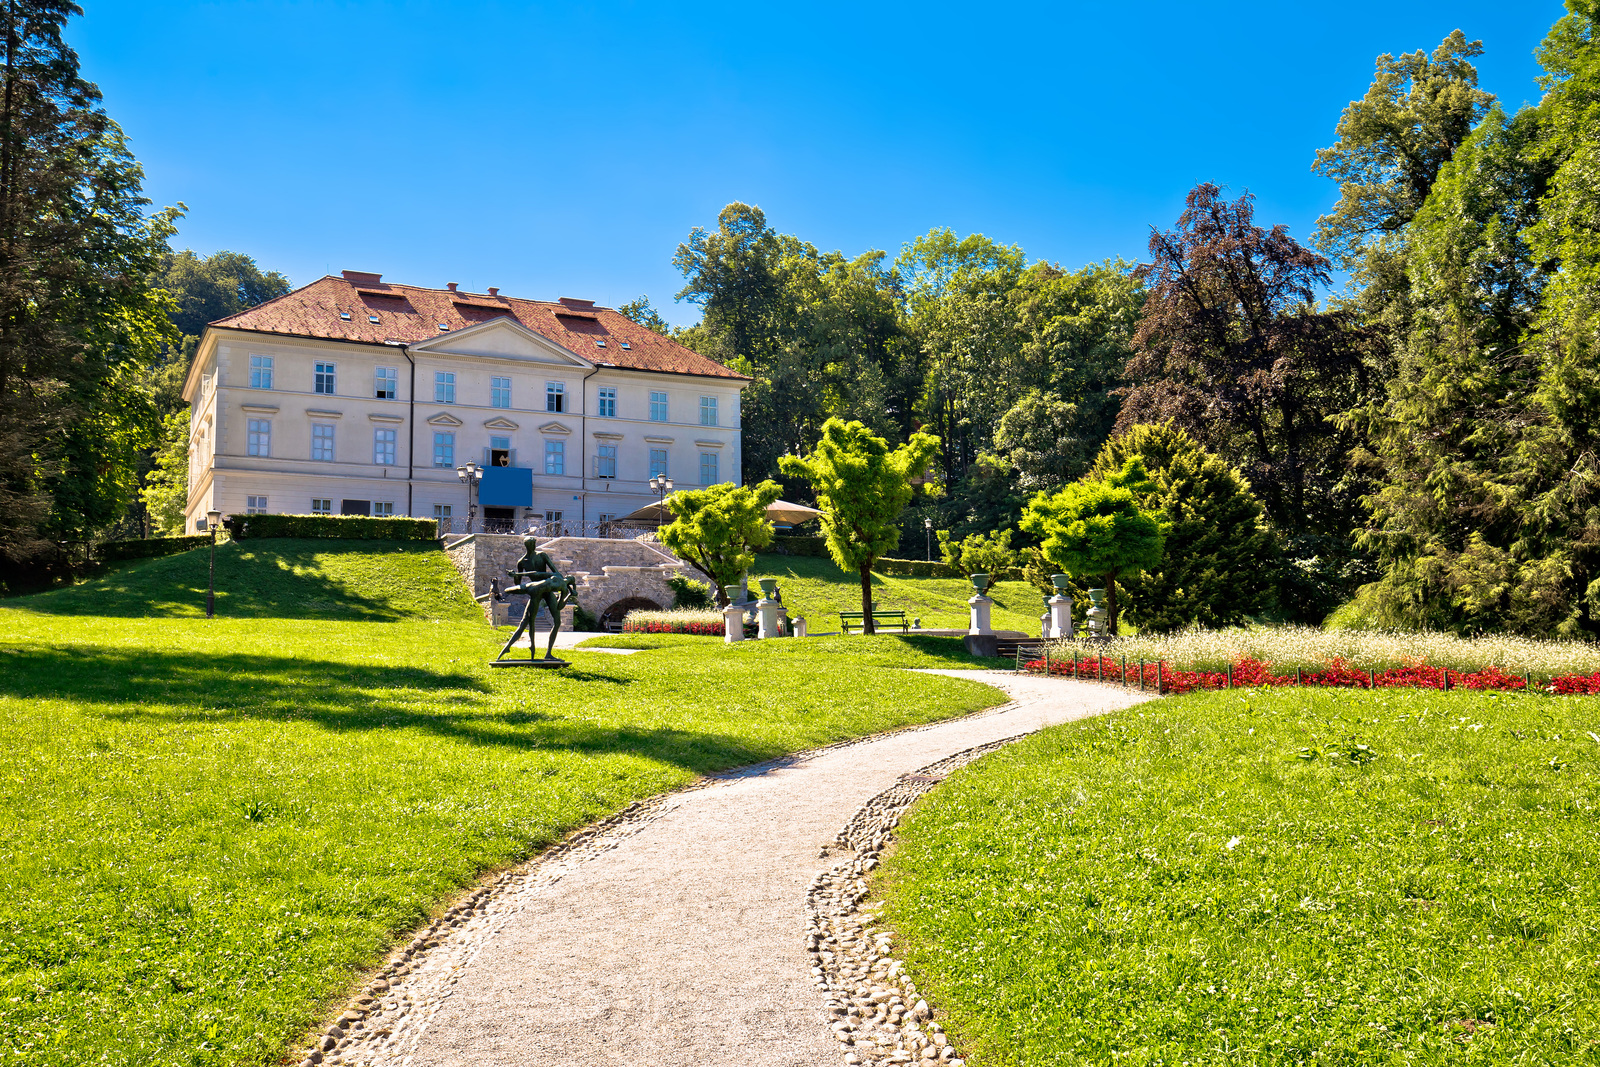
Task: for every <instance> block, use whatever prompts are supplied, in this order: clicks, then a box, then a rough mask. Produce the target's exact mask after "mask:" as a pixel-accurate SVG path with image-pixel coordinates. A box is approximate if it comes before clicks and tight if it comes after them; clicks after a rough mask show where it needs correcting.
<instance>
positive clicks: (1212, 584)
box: [1089, 423, 1278, 633]
mask: <svg viewBox="0 0 1600 1067" xmlns="http://www.w3.org/2000/svg"><path fill="white" fill-rule="evenodd" d="M1133 459H1138V460H1139V461H1140V462H1141V463H1142V464H1143V466H1144V469H1145V470H1146V471H1147V472H1148V476H1149V482H1148V484H1147V485H1146V486H1145V487H1144V488H1143V489H1142V491H1141V489H1139V488H1138V487H1135V491H1136V492H1139V493H1140V503H1141V505H1142V506H1143V507H1145V508H1146V509H1147V510H1150V511H1158V512H1160V514H1161V521H1162V524H1163V526H1164V527H1165V530H1166V547H1165V551H1164V552H1163V554H1162V557H1161V561H1160V562H1159V563H1158V564H1156V565H1154V566H1151V567H1146V568H1145V569H1144V571H1143V572H1142V573H1140V574H1135V575H1130V576H1128V577H1126V578H1124V579H1123V585H1124V587H1125V588H1126V589H1127V590H1128V592H1129V594H1130V596H1131V597H1132V601H1131V603H1130V604H1129V607H1128V615H1129V617H1130V618H1131V619H1132V621H1133V622H1134V624H1135V625H1137V626H1138V627H1139V629H1140V630H1141V631H1149V632H1152V633H1160V632H1167V631H1171V630H1178V629H1183V628H1184V627H1188V626H1200V627H1203V628H1206V629H1218V628H1220V627H1224V626H1233V625H1237V624H1239V623H1241V622H1243V621H1244V620H1245V619H1246V617H1248V616H1251V615H1256V614H1259V613H1261V612H1262V611H1264V610H1265V609H1266V608H1267V607H1268V606H1270V605H1271V603H1272V600H1273V592H1274V583H1273V580H1272V575H1273V572H1274V571H1275V569H1276V568H1277V565H1278V546H1277V541H1276V540H1275V539H1274V537H1273V535H1272V531H1271V530H1270V529H1269V528H1268V527H1267V523H1266V514H1265V512H1264V511H1263V509H1262V507H1261V502H1260V501H1259V500H1257V499H1256V498H1255V495H1254V494H1252V493H1251V492H1250V485H1249V483H1248V482H1246V481H1245V479H1244V476H1243V475H1241V474H1240V473H1239V471H1238V470H1237V469H1236V468H1234V467H1233V466H1231V465H1230V464H1228V463H1227V462H1226V461H1224V460H1223V459H1222V458H1221V457H1219V456H1214V455H1212V454H1211V453H1209V452H1207V451H1206V450H1205V449H1203V448H1201V447H1200V445H1199V444H1198V443H1197V442H1196V441H1195V440H1194V438H1192V437H1190V436H1189V435H1188V434H1187V433H1185V432H1184V431H1183V430H1180V429H1178V428H1177V427H1176V426H1173V425H1171V424H1170V423H1168V424H1160V425H1141V426H1134V427H1132V428H1130V429H1129V430H1128V431H1127V432H1126V433H1123V434H1119V435H1117V436H1116V437H1113V438H1111V440H1109V441H1107V442H1106V444H1105V447H1104V448H1102V449H1101V450H1100V454H1099V455H1098V456H1097V457H1095V462H1094V467H1093V468H1092V470H1091V471H1090V473H1089V477H1090V478H1101V479H1105V478H1112V477H1114V476H1117V475H1119V474H1120V473H1121V472H1122V471H1123V470H1124V469H1125V468H1127V466H1128V463H1129V461H1130V460H1133Z"/></svg>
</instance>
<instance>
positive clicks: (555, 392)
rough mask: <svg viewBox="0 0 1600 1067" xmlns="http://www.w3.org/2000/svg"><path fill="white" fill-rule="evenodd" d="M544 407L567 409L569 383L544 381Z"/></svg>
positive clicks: (558, 409)
mask: <svg viewBox="0 0 1600 1067" xmlns="http://www.w3.org/2000/svg"><path fill="white" fill-rule="evenodd" d="M544 409H545V410H546V411H565V410H567V384H566V383H565V382H545V383H544Z"/></svg>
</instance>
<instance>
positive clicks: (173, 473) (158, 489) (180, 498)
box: [139, 409, 189, 537]
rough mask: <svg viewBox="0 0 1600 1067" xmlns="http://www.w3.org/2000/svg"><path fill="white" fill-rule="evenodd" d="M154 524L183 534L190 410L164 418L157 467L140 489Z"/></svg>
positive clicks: (165, 533) (167, 532)
mask: <svg viewBox="0 0 1600 1067" xmlns="http://www.w3.org/2000/svg"><path fill="white" fill-rule="evenodd" d="M139 499H140V500H141V501H143V503H144V507H145V513H146V514H147V515H149V516H150V525H151V526H152V527H154V528H155V531H156V532H157V533H159V534H162V535H163V536H168V537H170V536H172V535H174V534H181V533H182V532H183V529H184V508H186V507H187V506H188V504H189V412H188V410H187V409H179V410H177V411H174V412H172V413H171V414H169V415H167V416H166V417H165V418H164V419H162V420H161V442H160V444H159V445H157V446H156V453H155V467H154V469H152V470H151V471H150V473H149V474H147V475H146V476H145V485H144V488H143V489H140V490H139Z"/></svg>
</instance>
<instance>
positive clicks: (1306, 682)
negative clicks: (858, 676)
mask: <svg viewBox="0 0 1600 1067" xmlns="http://www.w3.org/2000/svg"><path fill="white" fill-rule="evenodd" d="M1230 667H1231V670H1230V669H1227V668H1225V669H1223V670H1220V671H1217V670H1182V669H1179V668H1175V667H1173V666H1172V665H1171V664H1169V663H1167V662H1166V661H1164V660H1157V661H1155V662H1148V661H1143V660H1134V661H1133V662H1131V663H1130V662H1127V661H1126V660H1124V659H1113V658H1112V657H1110V656H1105V655H1101V656H1080V657H1078V658H1075V659H1055V658H1053V656H1052V657H1049V658H1047V657H1044V656H1041V657H1039V658H1037V659H1033V660H1029V661H1028V662H1026V663H1024V664H1023V665H1022V669H1023V670H1025V671H1027V672H1028V673H1030V674H1046V673H1048V674H1052V675H1056V676H1058V677H1065V678H1081V679H1094V680H1095V681H1105V682H1118V683H1122V684H1125V685H1130V686H1131V685H1137V686H1139V687H1140V688H1141V689H1154V690H1156V691H1158V692H1161V693H1188V692H1192V691H1194V690H1196V689H1226V688H1229V687H1230V686H1232V687H1235V688H1242V687H1248V686H1287V685H1301V686H1316V687H1334V688H1337V687H1345V688H1351V689H1393V688H1405V689H1510V690H1515V689H1528V688H1530V687H1531V686H1532V681H1533V679H1532V676H1531V675H1530V674H1520V675H1518V674H1509V673H1507V672H1506V671H1504V670H1502V669H1501V668H1499V667H1482V668H1479V669H1478V670H1475V671H1458V670H1453V669H1451V668H1448V667H1434V666H1430V665H1429V664H1427V663H1409V664H1406V665H1405V666H1403V667H1391V668H1389V669H1388V670H1382V671H1380V670H1377V669H1367V670H1362V669H1360V668H1358V667H1353V666H1351V665H1350V664H1349V663H1348V662H1346V661H1345V660H1343V659H1341V658H1339V657H1335V658H1334V659H1332V660H1330V661H1329V662H1328V663H1326V664H1324V665H1323V667H1322V669H1320V670H1303V669H1299V668H1297V669H1296V670H1295V671H1294V673H1293V674H1274V673H1273V670H1272V664H1271V663H1266V662H1263V661H1262V660H1258V659H1255V658H1253V657H1250V656H1241V657H1240V658H1239V659H1237V660H1235V661H1234V662H1233V663H1232V664H1230ZM1535 688H1538V689H1540V690H1542V691H1543V692H1547V693H1554V694H1557V695H1560V696H1573V695H1594V694H1600V672H1596V673H1594V674H1590V675H1581V674H1563V675H1555V676H1553V677H1551V678H1549V679H1548V680H1547V681H1546V684H1544V685H1543V686H1538V687H1535Z"/></svg>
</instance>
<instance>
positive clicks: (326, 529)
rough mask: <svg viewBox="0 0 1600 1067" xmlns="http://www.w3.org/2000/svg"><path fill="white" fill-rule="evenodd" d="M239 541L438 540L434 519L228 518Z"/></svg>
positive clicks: (356, 516)
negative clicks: (308, 539)
mask: <svg viewBox="0 0 1600 1067" xmlns="http://www.w3.org/2000/svg"><path fill="white" fill-rule="evenodd" d="M224 522H226V523H227V526H228V532H229V533H230V534H232V535H233V536H234V538H235V539H236V540H240V541H242V540H244V539H245V538H247V537H338V538H346V539H349V540H353V541H437V540H438V539H439V523H438V521H437V520H435V519H405V518H382V519H380V518H373V517H371V516H368V515H229V516H228V517H227V519H225V520H224Z"/></svg>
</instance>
